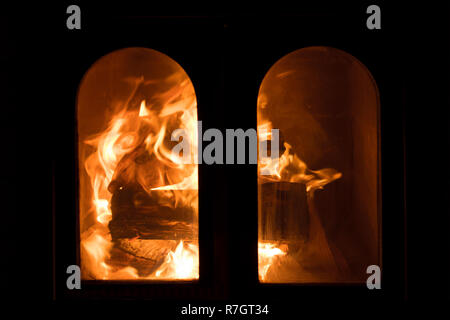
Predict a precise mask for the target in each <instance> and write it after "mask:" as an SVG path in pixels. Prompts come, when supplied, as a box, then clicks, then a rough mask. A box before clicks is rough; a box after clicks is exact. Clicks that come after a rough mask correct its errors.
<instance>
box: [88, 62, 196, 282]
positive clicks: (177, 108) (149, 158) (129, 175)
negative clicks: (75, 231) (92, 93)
mask: <svg viewBox="0 0 450 320" xmlns="http://www.w3.org/2000/svg"><path fill="white" fill-rule="evenodd" d="M180 69H181V68H180ZM132 82H133V86H134V88H133V90H132V92H131V96H130V97H129V98H128V100H127V101H124V102H122V103H121V104H120V105H119V107H117V108H116V111H115V112H114V113H113V114H112V116H111V117H110V120H109V124H108V126H107V128H106V129H105V130H104V131H102V132H100V133H98V134H96V135H95V136H93V137H91V138H89V139H87V140H85V141H84V143H85V144H86V145H85V146H83V147H84V148H87V147H86V146H89V148H90V149H89V150H93V151H91V152H90V154H88V155H87V156H86V157H85V159H84V160H83V159H80V161H81V163H84V169H85V170H86V173H87V175H88V177H89V180H90V185H91V189H90V190H89V189H86V188H84V189H83V188H81V189H80V197H84V198H83V199H90V203H91V204H92V205H91V208H90V210H89V211H87V212H80V219H85V218H86V217H89V216H90V215H92V216H93V217H95V222H94V223H93V224H91V225H90V227H89V228H87V230H84V231H83V230H82V232H81V260H82V270H83V278H85V279H108V280H112V279H163V280H164V279H166V280H171V279H198V277H199V272H198V270H199V266H198V245H197V240H196V235H195V232H196V230H197V229H196V228H197V225H198V222H197V221H198V192H197V190H198V170H197V165H194V164H184V163H183V161H182V157H181V155H177V154H173V153H172V151H171V149H172V146H173V145H175V144H177V143H178V141H175V142H172V141H171V134H172V131H173V130H175V129H178V128H180V129H183V130H184V131H185V132H187V133H188V135H189V143H190V150H191V155H190V156H191V157H195V154H196V152H197V102H196V97H195V92H194V89H193V86H192V83H191V81H190V80H189V78H188V77H187V75H186V74H185V73H184V71H182V70H180V71H179V72H177V73H175V74H172V75H171V76H170V77H168V78H164V79H161V80H160V82H161V83H163V84H164V88H165V90H160V91H159V92H157V93H156V94H155V95H154V96H152V97H150V99H149V100H147V99H143V100H141V101H140V104H134V105H133V104H132V103H130V101H132V99H133V98H135V97H134V95H135V94H136V92H137V91H138V89H139V88H140V87H141V86H143V85H146V80H145V79H144V78H137V79H134V80H132ZM148 82H151V81H148ZM149 101H157V102H154V103H149ZM80 155H83V154H81V153H80ZM138 158H143V159H145V164H141V163H140V162H139V161H138V160H139V159H138ZM83 161H84V162H83ZM191 163H194V162H193V161H192V162H191ZM80 169H81V168H80ZM115 181H119V182H120V183H121V186H120V187H119V190H122V189H123V188H124V187H123V186H122V185H130V184H133V185H137V186H139V188H142V189H143V190H144V191H145V192H146V193H147V194H148V197H150V196H151V199H152V201H156V203H157V205H158V206H160V207H161V208H170V209H171V210H173V211H171V212H178V211H175V210H181V209H183V208H188V209H189V210H190V211H189V212H193V224H192V228H193V230H194V238H193V239H187V240H188V242H186V241H182V240H181V241H179V244H178V245H177V247H176V248H173V249H171V250H169V249H170V248H172V246H173V242H174V240H173V239H176V238H173V239H171V240H165V239H167V237H164V238H162V239H156V238H155V240H153V238H145V237H144V238H142V239H141V236H140V234H141V233H139V232H138V235H137V237H135V238H129V239H126V240H127V241H128V243H130V244H131V247H133V248H138V247H139V246H147V247H152V246H155V245H156V246H157V245H159V244H161V250H160V252H163V253H164V252H165V256H160V257H158V259H156V258H154V257H153V256H152V257H151V258H150V257H147V256H145V254H144V256H143V258H142V257H139V256H138V258H140V259H141V260H142V261H146V263H147V264H149V265H154V267H153V269H150V271H151V273H150V274H148V272H149V271H148V270H147V274H141V273H140V271H139V270H138V269H137V268H136V267H133V266H131V265H129V266H124V265H123V263H122V264H121V263H117V261H115V258H113V254H112V252H113V250H116V251H117V249H114V248H116V247H117V243H119V242H120V241H119V240H120V239H119V240H117V239H115V240H114V239H113V238H112V235H111V230H110V223H111V221H112V220H113V219H114V210H113V205H112V200H113V199H112V198H113V192H112V191H111V183H112V182H115ZM87 201H88V200H87ZM88 203H89V202H88ZM152 203H153V202H152ZM152 205H153V204H152ZM136 206H137V207H136V208H138V209H139V205H136ZM151 208H153V207H151ZM180 208H181V209H180ZM138 209H133V210H138ZM144 209H145V207H144ZM152 210H154V209H152ZM151 212H153V211H151ZM116 214H117V213H116ZM127 214H130V213H127ZM145 214H147V215H149V214H148V213H145ZM162 219H164V217H162ZM164 221H165V222H164ZM163 224H164V226H166V227H167V226H168V227H170V226H171V222H170V220H163ZM123 228H127V225H126V224H124V225H123ZM143 235H144V236H145V234H143ZM147 239H148V240H147ZM168 239H170V235H169V238H168ZM138 241H140V242H139V243H138ZM158 241H159V242H158ZM142 243H144V244H142ZM166 247H167V248H169V249H167V248H166ZM163 248H164V250H166V251H164V250H163ZM136 250H137V249H136ZM167 250H168V251H167ZM117 252H120V254H122V255H123V254H128V256H129V252H127V253H124V251H123V250H118V251H117ZM133 257H134V256H133ZM134 258H136V257H134ZM138 258H136V259H138ZM155 259H156V260H155Z"/></svg>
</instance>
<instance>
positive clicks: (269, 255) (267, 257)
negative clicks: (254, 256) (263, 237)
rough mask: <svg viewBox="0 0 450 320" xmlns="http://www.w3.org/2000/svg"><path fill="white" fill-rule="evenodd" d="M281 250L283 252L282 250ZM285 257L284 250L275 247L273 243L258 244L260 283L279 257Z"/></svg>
mask: <svg viewBox="0 0 450 320" xmlns="http://www.w3.org/2000/svg"><path fill="white" fill-rule="evenodd" d="M282 249H283V250H282ZM284 255H286V251H285V248H283V247H282V246H280V247H277V245H276V244H275V243H268V242H265V243H263V242H259V243H258V271H259V272H258V273H259V279H260V280H261V281H264V280H266V275H267V272H268V271H269V269H270V267H271V266H272V265H273V263H274V262H275V261H276V259H277V258H278V257H280V256H284Z"/></svg>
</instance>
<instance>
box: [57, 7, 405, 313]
mask: <svg viewBox="0 0 450 320" xmlns="http://www.w3.org/2000/svg"><path fill="white" fill-rule="evenodd" d="M338 12H341V11H339V10H338ZM115 17H116V18H111V19H113V20H114V23H110V24H108V23H107V22H108V21H109V20H108V19H110V18H107V17H106V16H105V17H104V18H99V19H98V20H96V21H95V22H93V21H91V24H90V26H91V29H89V32H88V33H89V36H88V37H86V38H83V39H81V38H76V39H74V38H73V37H72V38H71V39H72V40H71V41H74V42H75V44H74V45H73V47H74V49H73V51H71V52H70V53H68V54H70V56H71V61H72V64H71V65H70V66H69V67H67V68H65V69H64V72H63V71H62V69H61V71H60V72H61V74H60V77H61V79H62V81H61V86H62V88H61V90H59V91H58V92H56V93H55V95H56V97H55V101H64V102H65V103H66V104H67V106H66V107H67V108H69V109H70V110H69V111H68V112H67V114H66V113H64V117H63V118H62V121H63V122H64V125H62V124H58V125H59V126H60V127H59V129H60V132H61V137H64V139H65V141H69V143H66V144H61V147H60V148H61V149H60V150H59V152H56V151H55V154H54V158H55V161H54V167H53V176H54V179H55V181H54V185H53V186H54V189H53V190H54V198H53V199H54V209H53V217H54V244H55V246H54V253H53V254H52V255H53V256H54V257H57V258H55V259H54V281H53V283H54V288H52V289H53V290H52V292H53V294H54V297H55V299H57V300H58V299H62V300H65V299H67V300H71V299H81V300H84V299H110V298H115V299H157V300H167V301H172V300H176V301H183V300H188V299H195V300H229V299H235V300H243V299H244V300H245V299H246V298H248V297H252V299H254V300H258V301H259V300H261V301H262V300H265V301H269V302H271V303H273V304H275V301H277V300H283V301H285V302H286V301H293V299H294V297H296V299H297V298H299V297H300V298H302V299H305V300H308V299H315V298H318V297H320V298H324V299H328V298H329V299H331V298H335V299H338V300H342V301H344V300H347V299H364V298H368V297H369V296H370V297H373V296H377V297H402V296H403V295H404V290H405V287H404V277H405V265H404V255H403V253H404V249H405V248H404V240H405V239H404V227H405V221H404V201H403V200H404V199H403V196H404V194H403V191H404V190H403V186H404V181H403V170H402V168H403V149H402V148H403V140H402V134H403V132H402V127H401V125H400V126H399V124H401V123H402V117H403V115H402V112H401V109H398V108H394V107H393V106H396V105H399V104H400V105H401V92H400V91H399V90H398V84H397V82H396V81H395V79H394V78H393V77H392V76H391V72H392V69H393V65H394V62H393V61H391V60H390V59H382V58H386V57H385V56H384V55H385V54H386V53H385V51H384V49H383V48H385V46H386V45H385V44H383V42H382V41H381V40H380V39H379V38H377V37H376V36H374V35H372V34H366V33H364V32H365V31H364V32H363V33H362V34H360V33H358V32H351V31H350V30H352V28H354V27H355V26H356V25H358V23H359V22H358V21H356V20H355V19H353V20H352V19H349V20H346V21H344V22H343V24H342V26H341V28H337V29H333V28H328V27H327V28H325V26H324V25H322V24H320V23H319V21H318V20H317V21H316V15H313V14H311V15H306V16H304V17H302V19H299V17H297V16H295V17H294V16H279V17H275V18H273V19H266V20H264V22H261V21H260V20H258V18H257V17H254V16H251V15H250V16H245V17H236V16H230V17H229V16H212V17H211V16H201V17H198V16H195V17H192V16H189V15H187V16H182V17H172V18H171V17H168V16H167V15H160V16H152V17H151V18H149V17H136V16H135V15H132V14H130V15H127V13H120V14H119V12H117V15H116V16H115ZM102 19H104V20H102ZM258 21H259V22H258ZM109 22H111V21H109ZM105 25H108V26H109V27H108V28H105V27H104V26H105ZM326 25H327V26H330V25H333V20H331V21H328V22H327V24H326ZM311 26H315V29H314V32H311V33H310V34H308V33H305V32H304V30H310V29H311ZM360 29H361V28H359V29H358V28H356V30H360ZM342 30H344V31H346V32H342ZM61 32H66V31H61ZM99 39H101V40H99ZM81 43H83V45H81ZM65 45H68V44H65ZM77 45H79V46H77ZM83 48H89V50H87V49H83ZM374 48H376V49H374ZM386 61H387V62H386ZM180 101H183V107H182V110H183V112H185V113H186V114H190V115H191V117H192V118H194V117H195V119H196V120H201V121H202V123H203V129H204V130H206V129H208V128H217V129H219V130H221V131H222V132H224V131H225V129H227V128H242V129H244V130H247V129H252V128H253V129H258V131H260V129H261V128H264V127H267V128H268V127H271V128H278V129H279V130H280V145H279V148H280V150H279V155H280V159H279V162H278V163H279V164H281V165H279V166H278V167H275V169H276V172H274V173H273V174H272V175H264V176H262V175H260V174H259V172H260V169H261V167H262V166H265V165H267V162H261V161H260V162H259V163H258V165H248V164H246V165H240V164H233V165H207V164H199V165H191V166H188V168H184V169H185V171H180V170H179V169H180V168H179V163H178V162H177V161H178V160H177V159H170V156H168V154H167V153H165V151H167V150H170V148H171V146H172V145H171V143H173V142H171V141H170V133H171V132H172V129H174V128H178V127H180V126H179V124H180V121H181V120H180V116H181V114H184V113H183V112H181V113H179V114H178V113H177V114H171V113H170V112H169V110H170V107H174V106H179V102H180ZM167 106H169V108H168V109H167V110H166V109H165V108H166V107H167ZM191 107H192V108H191ZM164 110H166V111H167V113H166V112H165V111H164ZM387 110H389V111H387ZM154 118H155V119H157V123H153V122H151V121H152V120H150V119H154ZM117 121H119V122H117ZM181 122H182V121H181ZM117 123H122V126H120V128H118V127H116V126H115V124H117ZM164 123H165V124H166V126H165V127H164V125H163V124H164ZM175 123H176V124H175ZM182 125H183V126H184V127H185V128H188V129H189V130H188V131H189V132H191V133H192V134H193V135H195V132H196V127H195V126H191V125H190V124H189V123H184V124H183V123H182ZM163 127H164V128H165V130H166V131H165V132H164V133H165V134H164V135H158V134H160V133H161V129H162V128H163ZM169 129H170V130H169ZM124 130H125V131H124ZM114 133H120V134H118V135H117V136H115V139H116V140H114V141H115V142H114V143H112V144H109V143H108V142H107V141H110V140H108V138H112V137H113V136H114ZM149 137H150V138H149ZM158 137H161V138H160V140H158ZM193 141H195V139H194V138H193ZM259 141H260V143H266V144H269V141H270V138H269V137H261V136H260V139H259ZM102 146H103V147H107V146H109V147H111V148H112V149H113V150H114V156H115V158H114V157H113V158H111V159H110V158H107V155H106V153H104V152H103V151H101V150H103V149H102ZM155 146H156V147H155ZM89 159H91V160H93V161H92V163H91V162H90V161H89ZM108 159H109V160H108ZM94 160H95V161H94ZM110 165H114V169H113V170H111V169H110ZM162 169H164V170H166V171H165V172H162V171H161V170H162ZM95 173H97V174H95ZM143 173H145V174H143ZM191 177H193V178H195V177H198V178H197V179H198V181H197V183H194V182H193V183H192V184H190V185H189V186H188V187H186V184H185V185H181V184H183V181H184V180H185V179H188V178H191ZM174 185H177V187H176V188H175V187H174ZM96 187H97V189H96ZM63 191H64V192H63ZM180 196H181V198H183V199H184V200H185V199H188V200H189V201H187V202H186V201H184V202H183V201H181V200H180V201H179V202H176V201H175V200H176V199H178V198H177V197H180ZM175 203H177V205H174V204H175ZM178 204H180V206H178ZM99 248H102V249H105V250H100V251H99V250H98V249H99ZM99 252H100V253H99ZM183 259H185V260H183ZM174 261H183V265H186V264H185V261H189V264H190V265H191V266H192V267H191V268H189V270H190V271H189V272H187V273H186V272H184V271H183V270H181V272H180V273H177V272H176V270H177V269H176V268H174V267H173V265H172V266H170V263H173V262H174ZM72 264H78V265H81V267H82V277H83V281H82V290H68V289H67V288H66V285H65V283H66V274H65V273H61V272H60V270H65V268H67V266H68V265H72ZM373 264H375V265H379V266H380V267H381V268H382V270H383V277H382V279H383V290H382V292H378V293H377V292H374V291H369V290H367V287H366V284H365V280H366V279H367V276H368V275H367V273H366V268H367V266H369V265H373ZM93 266H95V267H93ZM193 270H194V272H191V271H193Z"/></svg>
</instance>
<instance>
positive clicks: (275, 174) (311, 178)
mask: <svg viewBox="0 0 450 320" xmlns="http://www.w3.org/2000/svg"><path fill="white" fill-rule="evenodd" d="M260 107H261V108H264V107H265V105H264V103H261V105H260ZM261 118H262V116H261V114H260V113H259V114H258V122H259V123H260V125H258V139H259V142H260V146H261V145H262V142H265V141H271V140H272V132H271V130H272V123H271V122H270V121H268V120H263V121H260V119H261ZM283 145H284V152H283V154H282V155H280V156H279V157H272V156H271V155H264V154H263V153H262V152H260V157H259V160H258V183H259V184H261V183H264V182H269V181H270V182H281V181H283V182H292V183H303V184H305V186H306V192H307V195H308V196H309V197H310V198H312V197H313V195H314V191H315V190H317V189H323V187H324V186H325V185H327V184H329V183H330V182H332V181H334V180H337V179H339V178H341V177H342V173H340V172H338V171H337V170H335V169H331V168H324V169H320V170H311V169H309V168H308V166H307V165H306V163H305V162H304V161H303V160H302V159H300V158H299V157H298V156H297V155H296V154H293V153H292V151H291V150H292V146H291V145H290V144H289V143H287V142H284V144H283ZM266 146H267V144H266ZM260 151H261V150H260ZM260 236H261V234H260ZM259 240H260V241H259V243H258V273H259V279H260V281H266V280H267V273H268V271H269V270H270V268H277V267H279V266H280V263H281V261H280V260H279V259H280V257H282V256H285V255H287V245H281V246H278V245H277V244H275V243H267V242H262V241H261V238H260V239H259ZM277 262H278V263H277ZM278 272H280V271H278Z"/></svg>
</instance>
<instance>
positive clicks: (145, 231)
mask: <svg viewBox="0 0 450 320" xmlns="http://www.w3.org/2000/svg"><path fill="white" fill-rule="evenodd" d="M171 192H172V191H171V190H154V191H152V192H151V194H148V193H147V192H145V191H144V189H143V188H142V187H141V186H140V185H138V184H134V185H128V186H121V187H117V188H115V192H114V193H113V196H112V199H111V211H112V220H111V221H110V222H109V225H108V227H109V230H110V231H111V236H112V239H113V240H116V239H124V238H135V237H139V238H140V239H165V240H177V239H193V238H194V234H196V232H195V230H194V219H195V212H194V209H193V208H191V207H185V206H173V205H172V206H171V205H169V204H167V205H164V203H161V199H165V198H167V196H166V197H164V196H163V194H164V193H166V194H167V193H169V194H170V193H171ZM178 192H180V191H178ZM185 192H189V190H186V191H185Z"/></svg>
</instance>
